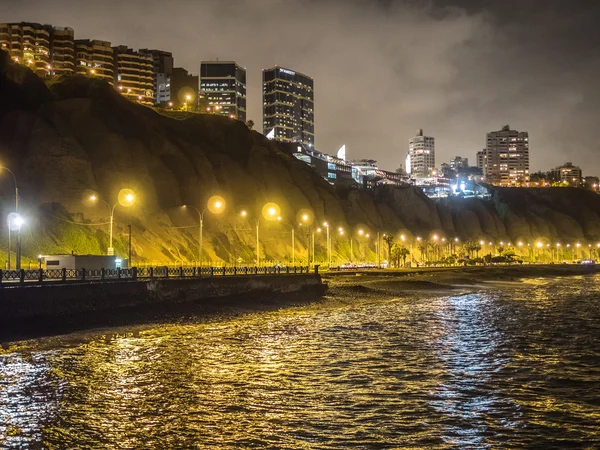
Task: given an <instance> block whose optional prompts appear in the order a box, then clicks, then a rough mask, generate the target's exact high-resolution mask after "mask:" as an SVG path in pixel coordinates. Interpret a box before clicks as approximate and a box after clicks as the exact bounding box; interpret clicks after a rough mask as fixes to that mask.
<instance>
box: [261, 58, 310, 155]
mask: <svg viewBox="0 0 600 450" xmlns="http://www.w3.org/2000/svg"><path fill="white" fill-rule="evenodd" d="M314 107H315V106H314V82H313V79H312V78H311V77H309V76H307V75H304V74H301V73H299V72H295V71H293V70H289V69H285V68H283V67H278V66H275V67H273V68H272V69H265V70H263V132H264V133H265V135H270V136H273V138H274V139H277V140H279V141H287V142H301V143H303V144H305V145H308V146H311V147H314V145H315V111H314Z"/></svg>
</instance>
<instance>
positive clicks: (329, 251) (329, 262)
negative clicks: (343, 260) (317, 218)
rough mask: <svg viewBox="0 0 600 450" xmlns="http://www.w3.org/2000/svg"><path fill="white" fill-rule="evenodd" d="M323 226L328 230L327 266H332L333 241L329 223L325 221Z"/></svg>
mask: <svg viewBox="0 0 600 450" xmlns="http://www.w3.org/2000/svg"><path fill="white" fill-rule="evenodd" d="M323 226H324V227H325V228H326V230H327V268H330V267H331V241H330V240H329V223H328V222H323Z"/></svg>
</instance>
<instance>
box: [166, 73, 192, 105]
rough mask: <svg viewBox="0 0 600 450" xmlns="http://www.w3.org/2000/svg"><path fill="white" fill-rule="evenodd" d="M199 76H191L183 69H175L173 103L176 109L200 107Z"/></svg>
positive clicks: (172, 88)
mask: <svg viewBox="0 0 600 450" xmlns="http://www.w3.org/2000/svg"><path fill="white" fill-rule="evenodd" d="M198 83H199V77H198V75H190V74H189V73H188V71H187V70H185V69H184V68H183V67H175V68H173V74H172V75H171V103H172V106H174V107H181V106H188V107H190V108H194V109H195V108H197V107H198Z"/></svg>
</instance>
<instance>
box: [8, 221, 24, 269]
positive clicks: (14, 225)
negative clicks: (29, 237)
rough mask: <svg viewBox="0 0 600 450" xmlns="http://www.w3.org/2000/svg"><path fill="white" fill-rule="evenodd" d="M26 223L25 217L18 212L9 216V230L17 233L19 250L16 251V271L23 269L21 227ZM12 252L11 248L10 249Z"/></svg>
mask: <svg viewBox="0 0 600 450" xmlns="http://www.w3.org/2000/svg"><path fill="white" fill-rule="evenodd" d="M24 223H25V221H24V220H23V217H21V215H19V214H18V213H16V212H11V213H10V214H9V215H8V229H9V230H15V231H16V232H17V249H16V263H15V269H17V270H20V269H21V227H22V226H23V224H24ZM9 250H10V248H9Z"/></svg>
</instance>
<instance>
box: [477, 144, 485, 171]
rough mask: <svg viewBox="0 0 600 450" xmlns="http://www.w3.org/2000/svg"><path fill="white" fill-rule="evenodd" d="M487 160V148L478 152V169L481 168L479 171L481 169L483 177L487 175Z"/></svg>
mask: <svg viewBox="0 0 600 450" xmlns="http://www.w3.org/2000/svg"><path fill="white" fill-rule="evenodd" d="M486 160H487V157H486V154H485V148H484V149H483V150H481V151H480V152H477V167H479V169H481V173H482V175H485V167H486Z"/></svg>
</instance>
